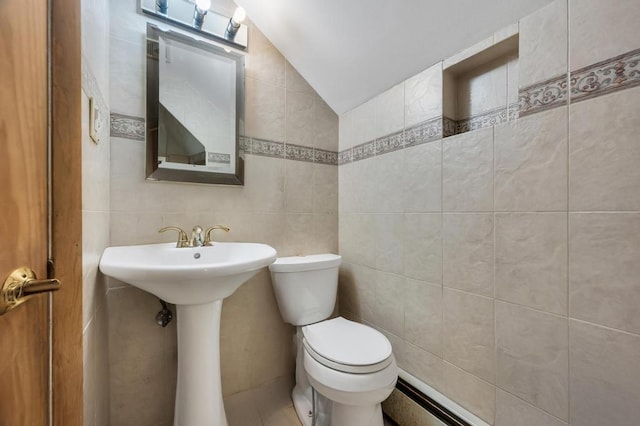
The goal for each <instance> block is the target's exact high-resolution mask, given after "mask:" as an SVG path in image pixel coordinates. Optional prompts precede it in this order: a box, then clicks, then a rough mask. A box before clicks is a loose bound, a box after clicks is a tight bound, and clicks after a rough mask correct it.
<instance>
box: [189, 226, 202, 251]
mask: <svg viewBox="0 0 640 426" xmlns="http://www.w3.org/2000/svg"><path fill="white" fill-rule="evenodd" d="M189 246H191V247H200V246H202V226H200V225H196V226H194V227H193V229H192V230H191V240H189Z"/></svg>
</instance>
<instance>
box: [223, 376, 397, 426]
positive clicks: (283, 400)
mask: <svg viewBox="0 0 640 426" xmlns="http://www.w3.org/2000/svg"><path fill="white" fill-rule="evenodd" d="M292 388H293V381H292V380H291V379H289V378H283V379H276V380H274V381H272V382H270V383H267V384H265V385H262V386H260V387H258V388H255V389H250V390H247V391H244V392H240V393H237V394H235V395H231V396H229V397H227V398H225V400H224V407H225V411H226V413H227V421H228V422H229V426H301V425H302V424H301V423H300V420H298V416H297V415H296V411H295V409H294V408H293V402H292V401H291V389H292ZM384 424H385V426H391V425H393V424H394V423H392V422H389V421H388V420H386V419H385V423H384Z"/></svg>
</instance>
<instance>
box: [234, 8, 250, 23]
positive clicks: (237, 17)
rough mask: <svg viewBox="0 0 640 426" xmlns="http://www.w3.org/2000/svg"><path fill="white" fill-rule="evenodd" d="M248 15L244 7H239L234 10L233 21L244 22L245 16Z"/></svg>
mask: <svg viewBox="0 0 640 426" xmlns="http://www.w3.org/2000/svg"><path fill="white" fill-rule="evenodd" d="M246 17H247V12H245V11H244V8H242V7H238V8H237V9H236V11H235V12H233V18H231V19H233V22H235V23H236V24H241V23H242V22H244V20H245V18H246Z"/></svg>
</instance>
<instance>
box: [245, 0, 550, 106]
mask: <svg viewBox="0 0 640 426" xmlns="http://www.w3.org/2000/svg"><path fill="white" fill-rule="evenodd" d="M551 1H552V0H236V3H238V4H239V5H240V6H243V7H244V8H245V9H246V11H247V15H248V16H249V18H250V19H251V20H252V21H253V22H254V23H255V24H256V25H257V26H258V28H259V29H260V30H261V31H262V32H263V33H264V34H265V35H266V36H267V38H269V40H271V42H272V43H273V44H274V45H275V46H276V47H277V48H278V49H279V50H280V52H282V54H283V55H284V56H285V57H286V58H287V60H288V61H289V62H291V64H292V65H293V66H294V67H295V68H296V69H297V70H298V71H299V72H300V74H301V75H302V76H303V77H304V78H305V79H306V80H307V81H308V82H309V83H310V84H311V86H313V88H314V89H315V90H316V91H317V92H318V94H319V95H320V96H322V98H323V99H324V100H325V101H326V102H327V103H328V104H329V106H331V108H333V110H334V111H335V112H337V113H338V114H341V113H343V112H345V111H348V110H350V109H352V108H353V107H355V106H357V105H360V104H361V103H363V102H365V101H367V100H368V99H370V98H372V97H374V96H375V95H377V94H378V93H381V92H383V91H384V90H386V89H388V88H390V87H392V86H394V85H395V84H397V83H400V82H401V81H403V80H405V79H406V78H408V77H411V76H412V75H414V74H416V73H418V72H420V71H422V70H423V69H425V68H427V67H429V66H431V65H433V64H435V63H436V62H438V61H440V60H443V59H446V58H448V57H450V56H452V55H453V54H455V53H457V52H459V51H460V50H462V49H464V48H467V47H470V46H472V45H473V44H475V43H477V42H478V41H481V40H482V39H484V38H486V37H488V36H490V35H491V34H493V32H495V31H496V30H499V29H501V28H503V27H506V26H508V25H510V24H513V23H515V22H517V21H518V19H520V18H521V17H524V16H526V15H528V14H529V13H531V12H533V11H535V10H537V9H539V8H541V7H542V6H544V5H546V4H548V3H551Z"/></svg>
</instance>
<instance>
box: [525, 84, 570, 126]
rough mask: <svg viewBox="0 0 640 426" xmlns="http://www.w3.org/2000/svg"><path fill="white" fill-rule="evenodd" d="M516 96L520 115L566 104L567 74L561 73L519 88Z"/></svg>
mask: <svg viewBox="0 0 640 426" xmlns="http://www.w3.org/2000/svg"><path fill="white" fill-rule="evenodd" d="M518 98H519V103H520V105H519V108H518V110H519V116H520V117H524V116H527V115H529V114H534V113H536V112H542V111H546V110H548V109H551V108H555V107H559V106H562V105H566V104H567V98H568V93H567V76H566V75H561V76H559V77H554V78H552V79H549V80H546V81H542V82H540V83H536V84H533V85H531V86H528V87H525V88H524V89H520V91H519V92H518Z"/></svg>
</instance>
